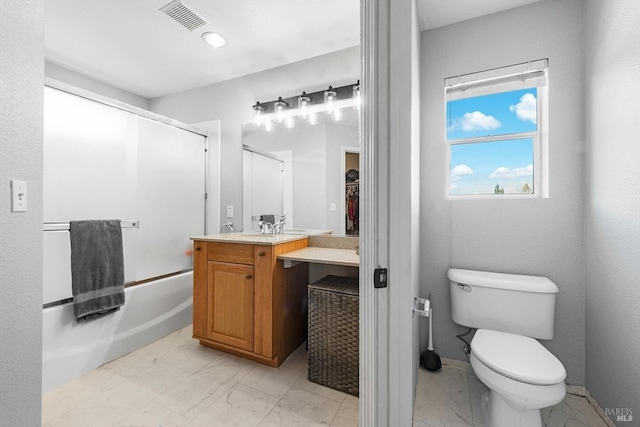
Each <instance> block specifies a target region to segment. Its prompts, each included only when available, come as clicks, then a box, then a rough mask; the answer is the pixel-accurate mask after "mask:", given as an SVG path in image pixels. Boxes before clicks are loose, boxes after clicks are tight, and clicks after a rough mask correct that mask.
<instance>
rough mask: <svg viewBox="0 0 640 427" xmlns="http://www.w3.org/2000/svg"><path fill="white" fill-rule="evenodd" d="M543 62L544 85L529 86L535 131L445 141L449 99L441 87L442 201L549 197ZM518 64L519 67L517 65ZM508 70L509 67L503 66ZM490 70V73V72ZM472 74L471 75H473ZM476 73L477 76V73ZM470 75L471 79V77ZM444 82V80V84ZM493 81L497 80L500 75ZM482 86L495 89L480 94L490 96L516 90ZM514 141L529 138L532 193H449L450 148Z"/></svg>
mask: <svg viewBox="0 0 640 427" xmlns="http://www.w3.org/2000/svg"><path fill="white" fill-rule="evenodd" d="M544 61H545V67H544V76H545V80H546V84H544V85H532V86H531V87H535V88H536V91H537V94H536V95H537V96H536V110H537V111H536V114H537V118H536V123H537V128H538V130H537V131H535V132H520V133H509V134H500V135H488V136H476V137H470V138H462V139H454V140H449V139H448V137H447V126H446V124H445V123H446V111H447V103H448V102H450V101H451V100H450V99H448V93H449V91H448V88H447V86H446V85H445V87H444V89H443V90H444V97H443V100H444V104H443V107H444V108H443V111H444V112H445V120H443V122H442V123H443V125H444V126H443V136H444V142H445V180H444V183H445V186H444V194H445V199H446V200H496V199H509V200H514V199H515V200H517V199H541V198H548V197H549V179H548V178H549V170H548V169H549V168H548V165H549V162H548V159H549V156H548V112H549V107H548V102H547V94H548V88H549V81H548V76H549V66H548V60H546V59H545V60H544ZM518 65H520V64H518ZM504 68H505V69H508V68H509V67H504ZM490 71H494V70H490ZM474 74H475V73H474ZM478 74H480V73H478ZM470 76H473V74H471V75H470ZM447 80H448V79H445V82H446V81H447ZM496 80H500V76H498V78H497V79H496ZM483 86H485V87H491V86H495V87H496V89H497V90H495V91H489V92H487V93H485V94H484V95H488V94H493V93H501V92H510V91H514V90H517V89H510V90H506V91H505V90H499V88H498V86H499V85H497V84H496V85H487V84H484V85H483ZM514 139H533V193H521V194H519V193H508V194H451V183H452V181H451V150H452V146H453V145H464V144H475V143H490V142H497V141H506V140H514Z"/></svg>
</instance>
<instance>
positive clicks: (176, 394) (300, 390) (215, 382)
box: [42, 326, 606, 427]
mask: <svg viewBox="0 0 640 427" xmlns="http://www.w3.org/2000/svg"><path fill="white" fill-rule="evenodd" d="M306 368H307V352H306V351H305V350H304V346H302V347H301V348H300V349H298V350H297V351H296V352H294V353H293V354H292V355H291V356H290V357H289V358H288V359H287V360H286V361H285V362H284V363H283V364H282V366H281V367H280V368H278V369H273V368H269V367H266V366H263V365H260V364H257V363H254V362H251V361H248V360H245V359H241V358H239V357H236V356H232V355H229V354H226V353H222V352H219V351H216V350H213V349H210V348H207V347H203V346H201V345H200V344H199V343H198V341H196V340H194V339H193V338H192V337H191V326H189V327H186V328H184V329H181V330H180V331H178V332H175V333H173V334H171V335H169V336H167V337H164V338H162V339H161V340H159V341H156V342H155V343H153V344H150V345H148V346H147V347H144V348H141V349H140V350H137V351H135V352H133V353H130V354H128V355H126V356H123V357H121V358H119V359H117V360H114V361H113V362H110V363H107V364H106V365H103V366H101V367H100V368H98V369H95V370H93V371H90V372H88V373H86V374H85V375H83V376H82V377H80V378H78V379H76V380H74V381H71V382H70V383H68V384H65V385H63V386H61V387H59V388H57V389H55V390H53V391H51V392H49V393H47V394H45V395H44V396H43V410H42V414H43V416H42V425H43V426H45V427H74V426H82V427H88V426H90V427H101V426H136V427H143V426H152V427H158V426H164V427H169V426H174V427H182V426H184V427H198V426H206V427H212V426H284V427H287V426H291V427H300V426H304V427H307V426H311V427H312V426H335V427H351V426H357V425H358V399H357V398H355V397H353V396H351V395H348V394H345V393H342V392H339V391H336V390H332V389H330V388H326V387H323V386H320V385H318V384H314V383H311V382H309V381H308V380H307V372H306ZM485 390H486V388H485V387H484V385H483V384H482V383H481V382H480V381H479V380H478V379H477V378H476V377H475V375H474V374H473V372H472V371H471V368H470V367H469V366H468V365H465V364H462V363H455V364H451V365H448V364H445V365H443V368H442V370H440V371H438V372H436V373H432V372H428V371H425V370H424V369H420V371H419V377H418V388H417V395H416V403H415V408H414V422H413V425H414V427H427V426H429V427H430V426H476V427H478V426H483V422H482V409H481V408H480V396H481V395H482V393H484V391H485ZM543 421H544V423H545V426H546V427H556V426H567V427H572V426H576V427H577V426H588V427H606V424H605V423H604V422H603V421H602V420H601V419H600V417H599V416H598V415H597V413H596V412H595V410H594V409H593V407H592V406H591V405H590V404H589V403H588V402H587V400H586V399H585V398H583V397H579V396H573V395H567V397H566V398H565V400H564V401H563V402H562V403H560V404H559V405H557V406H555V407H553V408H550V409H547V410H545V411H543Z"/></svg>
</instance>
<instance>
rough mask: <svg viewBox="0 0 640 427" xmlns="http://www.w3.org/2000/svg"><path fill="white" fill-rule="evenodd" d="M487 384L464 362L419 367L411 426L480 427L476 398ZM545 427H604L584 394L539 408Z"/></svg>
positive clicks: (480, 409)
mask: <svg viewBox="0 0 640 427" xmlns="http://www.w3.org/2000/svg"><path fill="white" fill-rule="evenodd" d="M485 391H487V387H486V386H485V385H484V384H482V382H481V381H480V380H479V379H478V377H476V376H475V374H474V373H473V370H472V369H471V365H469V364H468V363H462V362H454V363H452V364H447V362H443V366H442V369H441V370H439V371H437V372H429V371H427V370H425V369H422V368H421V369H420V370H419V372H418V387H417V390H416V402H415V406H414V411H413V427H432V426H474V427H481V426H484V422H483V416H482V407H481V405H480V397H481V396H482V394H483V393H484V392H485ZM541 412H542V422H543V425H544V426H545V427H607V424H606V423H605V422H604V420H602V418H600V416H599V415H598V413H597V412H596V410H595V409H594V408H593V406H591V404H590V403H589V402H588V401H587V399H586V398H585V397H582V396H575V395H572V394H567V395H566V396H565V398H564V400H563V401H562V402H560V403H559V404H558V405H556V406H553V407H551V408H546V409H543V410H542V411H541Z"/></svg>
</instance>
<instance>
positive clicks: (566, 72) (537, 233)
mask: <svg viewBox="0 0 640 427" xmlns="http://www.w3.org/2000/svg"><path fill="white" fill-rule="evenodd" d="M582 21H583V7H582V2H581V1H577V0H558V1H543V2H539V3H534V4H531V5H528V6H524V7H520V8H517V9H512V10H509V11H505V12H501V13H496V14H493V15H489V16H485V17H481V18H478V19H473V20H469V21H465V22H462V23H459V24H454V25H450V26H447V27H443V28H439V29H435V30H431V31H426V32H423V33H422V76H423V78H422V91H421V95H422V125H423V127H422V134H421V135H422V156H421V171H422V177H421V183H422V185H421V192H422V202H421V224H422V231H421V254H422V255H421V256H422V259H423V260H424V262H423V263H422V266H421V280H422V293H423V294H425V295H426V294H427V293H428V292H431V295H432V303H433V310H434V341H435V347H436V351H438V352H439V353H440V354H441V356H445V357H450V358H454V359H459V360H468V359H467V357H466V356H465V355H464V353H463V352H462V347H463V344H462V342H461V341H459V340H458V339H457V338H456V337H455V334H457V333H461V332H462V331H464V330H465V328H463V327H460V326H457V325H455V324H454V323H453V321H452V319H451V310H450V304H451V301H450V295H449V288H448V281H447V277H446V273H447V270H448V269H449V268H450V267H458V268H470V269H479V270H489V271H500V272H511V273H521V274H533V275H542V276H547V277H549V278H550V279H551V280H553V281H554V282H555V283H557V284H558V287H559V288H560V293H559V294H558V298H557V303H556V322H555V337H554V339H553V340H551V341H546V342H544V343H543V344H544V345H545V346H547V347H548V348H549V350H550V351H552V352H553V353H554V354H555V355H556V356H557V357H558V358H559V359H560V360H561V361H562V363H563V364H564V366H565V367H566V369H567V372H568V377H567V382H569V383H570V384H584V378H585V373H584V360H585V356H584V349H585V347H584V345H585V332H584V313H585V310H584V298H585V296H584V281H585V271H584V268H585V266H584V248H583V230H584V221H583V207H584V203H583V187H584V183H583V180H584V171H583V150H584V144H583V129H584V120H583V114H582V112H583V108H582V105H583V100H584V98H583V72H582V59H583V58H582V51H583V47H582V37H583V25H582V24H583V22H582ZM540 58H549V64H550V71H549V159H550V160H549V176H550V197H549V198H548V199H534V200H482V201H481V200H468V201H465V200H455V201H447V200H445V199H444V187H445V184H444V179H445V170H446V169H447V168H448V166H447V165H445V144H444V141H443V133H444V131H443V126H444V122H445V117H444V99H443V97H444V89H443V84H444V83H443V82H444V79H445V78H446V77H450V76H455V75H459V74H465V73H471V72H476V71H482V70H485V69H491V68H495V67H500V66H506V65H511V64H516V63H520V62H526V61H528V60H534V59H540ZM425 329H426V328H425ZM421 335H422V337H421V341H422V348H426V338H427V337H426V333H423V334H421Z"/></svg>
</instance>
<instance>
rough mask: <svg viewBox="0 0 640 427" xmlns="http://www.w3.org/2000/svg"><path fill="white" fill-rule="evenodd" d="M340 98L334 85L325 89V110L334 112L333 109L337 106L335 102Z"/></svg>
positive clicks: (328, 112)
mask: <svg viewBox="0 0 640 427" xmlns="http://www.w3.org/2000/svg"><path fill="white" fill-rule="evenodd" d="M337 99H338V94H337V93H336V91H335V90H333V87H331V86H329V89H327V90H325V91H324V112H325V113H327V114H333V110H334V109H335V108H336V107H335V104H336V101H337Z"/></svg>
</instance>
